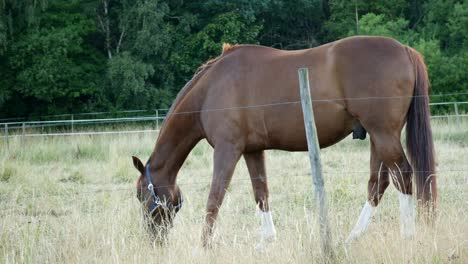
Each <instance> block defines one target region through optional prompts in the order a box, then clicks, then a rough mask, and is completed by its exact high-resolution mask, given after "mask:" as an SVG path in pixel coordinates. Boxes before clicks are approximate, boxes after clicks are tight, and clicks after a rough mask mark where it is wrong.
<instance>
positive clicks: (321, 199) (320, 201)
mask: <svg viewBox="0 0 468 264" xmlns="http://www.w3.org/2000/svg"><path fill="white" fill-rule="evenodd" d="M298 73H299V84H300V91H301V102H302V112H303V115H304V125H305V130H306V135H307V147H308V149H309V159H310V167H311V172H312V181H313V183H314V187H315V194H316V195H315V198H316V202H317V206H318V208H319V225H320V236H321V240H322V241H321V242H322V244H321V245H322V251H323V253H324V254H325V255H326V256H328V257H333V249H332V246H331V244H332V243H331V232H330V226H329V224H328V209H327V201H326V195H325V190H324V187H323V185H324V184H323V175H322V163H321V161H320V148H319V142H318V137H317V129H316V127H315V119H314V110H313V108H312V99H311V96H310V87H309V71H308V69H307V68H301V69H299V71H298Z"/></svg>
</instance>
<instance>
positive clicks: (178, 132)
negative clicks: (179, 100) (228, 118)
mask: <svg viewBox="0 0 468 264" xmlns="http://www.w3.org/2000/svg"><path fill="white" fill-rule="evenodd" d="M174 112H175V111H174ZM198 115H199V114H198V113H194V114H173V113H170V115H169V116H168V117H167V118H166V121H165V122H164V125H163V128H162V130H161V131H160V134H159V137H158V140H157V142H156V146H155V148H154V151H153V153H152V154H151V157H150V159H149V161H148V163H149V164H150V167H151V168H152V170H154V172H155V173H154V176H153V177H154V178H153V181H154V182H155V183H159V184H175V181H176V177H177V173H178V171H179V170H180V168H181V167H182V164H183V163H184V161H185V159H186V158H187V156H188V154H189V153H190V151H191V150H192V149H193V148H194V147H195V145H196V144H197V143H198V142H199V141H200V139H202V132H201V129H200V126H199V123H198V120H199V119H198Z"/></svg>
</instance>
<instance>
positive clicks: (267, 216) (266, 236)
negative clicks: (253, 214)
mask: <svg viewBox="0 0 468 264" xmlns="http://www.w3.org/2000/svg"><path fill="white" fill-rule="evenodd" d="M260 219H261V221H262V226H261V229H260V235H261V239H260V243H258V244H257V246H256V249H257V250H258V251H263V250H264V249H265V247H266V245H267V244H268V243H271V242H273V241H275V240H276V229H275V225H274V224H273V218H272V216H271V212H261V213H260Z"/></svg>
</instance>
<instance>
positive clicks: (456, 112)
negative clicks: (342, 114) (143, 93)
mask: <svg viewBox="0 0 468 264" xmlns="http://www.w3.org/2000/svg"><path fill="white" fill-rule="evenodd" d="M449 95H468V93H454V94H441V95H433V97H438V96H449ZM401 98H402V97H400V96H395V97H361V98H333V99H316V100H313V101H314V102H336V101H343V100H370V99H373V100H383V99H401ZM294 104H300V101H289V102H278V103H270V104H260V105H247V106H233V107H225V108H217V109H205V110H197V111H183V112H175V113H170V114H168V111H169V109H154V110H127V111H117V112H92V113H78V114H63V115H52V116H46V117H43V118H48V117H68V119H59V120H46V121H18V120H13V119H14V118H13V119H0V121H1V120H3V121H4V122H2V123H0V129H1V130H3V132H4V133H3V135H2V136H0V138H8V137H18V136H21V137H40V136H44V137H47V136H74V135H76V136H81V135H110V134H129V133H150V132H158V128H159V127H160V125H161V124H162V122H163V121H164V119H165V118H166V117H167V116H168V115H186V114H194V113H200V112H217V111H232V110H242V109H250V108H262V107H275V106H276V107H277V106H286V105H294ZM463 105H468V101H460V102H458V101H457V102H438V103H431V104H430V107H431V108H436V107H440V106H451V107H453V112H452V111H451V113H450V114H446V115H433V116H432V117H431V118H432V119H447V120H449V121H450V120H455V122H456V123H457V124H459V123H460V122H461V118H465V117H468V114H466V113H461V111H460V106H463ZM150 112H152V113H153V114H152V115H148V113H150ZM109 114H114V115H119V114H145V115H142V116H130V117H116V118H83V117H86V116H95V117H96V116H99V115H109ZM77 117H82V118H81V119H76V118H77ZM5 121H6V122H5ZM136 124H143V125H144V127H145V128H146V129H138V130H126V131H96V128H101V129H104V128H106V127H109V126H112V125H129V126H135V125H136ZM149 124H152V127H153V129H147V127H148V125H149ZM90 128H91V129H92V130H91V131H83V129H88V130H89V129H90ZM114 128H115V127H111V129H114Z"/></svg>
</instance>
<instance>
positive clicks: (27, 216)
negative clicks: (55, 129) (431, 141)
mask: <svg viewBox="0 0 468 264" xmlns="http://www.w3.org/2000/svg"><path fill="white" fill-rule="evenodd" d="M434 131H435V137H436V148H437V149H436V152H437V159H438V164H439V166H438V168H439V170H440V171H441V172H440V173H439V179H438V182H439V194H440V214H439V218H438V220H437V222H436V224H435V227H434V228H430V227H428V226H425V225H423V224H421V223H418V225H417V228H418V230H417V235H416V237H415V239H414V240H404V239H402V238H400V231H399V212H398V199H397V192H396V190H395V188H393V187H390V188H389V189H388V190H387V192H386V194H385V196H384V199H383V201H382V203H381V204H380V205H379V209H378V212H377V214H376V216H375V217H374V220H373V222H372V223H371V225H370V229H369V230H368V232H367V233H366V234H365V235H364V236H363V237H362V238H361V239H360V240H358V241H356V242H355V243H354V244H353V245H351V246H350V247H349V248H345V247H344V246H343V240H344V239H345V238H346V236H347V235H348V232H349V231H350V230H351V228H352V227H353V225H354V223H355V221H356V220H357V217H358V215H359V213H360V210H361V207H362V205H363V204H364V202H365V197H366V189H367V180H368V170H369V165H368V164H369V146H368V145H369V142H368V140H366V141H364V142H362V141H352V140H351V139H349V138H347V139H345V140H344V141H343V142H342V143H340V144H338V145H336V146H333V147H330V148H328V149H325V150H323V152H322V161H323V164H324V171H325V173H324V175H325V178H326V183H325V184H326V191H327V195H328V201H329V208H330V212H329V216H330V220H331V225H332V232H333V240H334V245H335V249H336V259H335V260H334V261H333V262H346V263H467V262H468V217H467V216H468V214H467V212H468V210H467V209H468V173H467V172H468V164H467V162H466V161H467V156H468V133H467V132H466V131H468V122H464V123H463V124H462V125H461V127H456V126H454V125H453V124H451V125H447V124H445V123H435V124H434ZM154 140H155V135H154V134H151V135H150V134H148V135H115V136H94V137H89V136H83V137H54V138H33V139H28V140H27V141H26V142H25V146H24V148H21V147H20V140H19V139H16V140H11V141H10V150H9V151H7V150H6V149H5V147H4V146H5V144H4V142H1V141H0V146H1V147H2V149H1V150H0V259H1V260H3V262H5V263H10V262H21V263H24V262H26V263H31V262H33V263H44V262H58V263H64V262H65V263H70V262H71V263H75V262H79V263H83V262H84V263H88V262H104V263H109V262H111V263H116V262H122V263H128V262H131V263H142V262H148V261H150V262H155V263H306V262H307V263H311V262H312V263H314V262H321V261H323V259H321V257H320V247H319V245H320V244H319V236H318V228H317V226H316V222H317V214H316V213H315V208H314V202H313V200H312V198H313V193H312V186H311V179H310V177H309V176H307V172H308V166H309V165H308V164H309V163H308V161H307V155H306V153H288V152H280V151H269V152H267V169H268V172H269V175H268V176H269V181H270V193H271V207H272V211H273V217H274V221H275V224H276V227H277V231H278V240H277V241H276V242H275V243H274V244H272V245H271V246H270V247H269V248H268V249H267V251H266V252H264V253H258V252H256V251H255V250H254V245H255V244H256V242H257V241H258V239H259V233H258V228H259V225H260V223H259V222H260V220H259V218H258V217H257V215H256V209H255V204H254V201H253V194H252V190H251V186H250V180H249V177H248V174H247V169H246V166H245V164H244V162H243V161H241V162H240V164H239V165H238V166H237V169H236V172H235V175H234V177H233V182H232V183H231V186H230V188H229V192H228V194H227V196H226V199H225V201H224V204H223V207H222V209H221V213H220V217H219V221H218V225H217V231H216V237H215V242H216V243H215V247H214V248H213V249H211V250H207V251H204V250H202V249H200V247H199V245H200V234H201V228H202V224H203V218H204V210H205V204H206V199H207V196H208V189H209V184H210V179H211V168H212V159H211V157H212V150H211V148H210V147H209V146H208V144H206V142H203V143H201V144H199V145H198V146H197V147H196V148H195V150H194V151H192V153H191V155H190V157H189V159H188V160H187V161H186V163H185V165H184V167H183V169H182V170H181V171H180V173H179V178H178V179H179V184H180V186H181V188H182V191H183V193H184V195H185V199H186V203H185V204H184V208H183V209H182V210H181V212H180V213H179V214H178V216H177V218H176V221H175V226H174V228H173V230H172V231H171V233H170V236H169V242H168V245H166V246H164V247H158V246H152V245H151V244H150V243H149V242H148V241H149V240H148V237H147V235H146V233H145V230H144V228H143V224H142V217H141V212H140V210H139V204H138V202H137V199H136V198H135V193H134V188H133V183H134V181H135V180H136V177H137V172H136V170H134V169H133V167H132V163H131V159H130V156H131V155H137V156H139V157H141V158H143V159H146V158H147V157H148V155H149V154H150V152H151V150H152V148H153V145H154ZM111 189H117V190H115V191H100V190H111Z"/></svg>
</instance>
